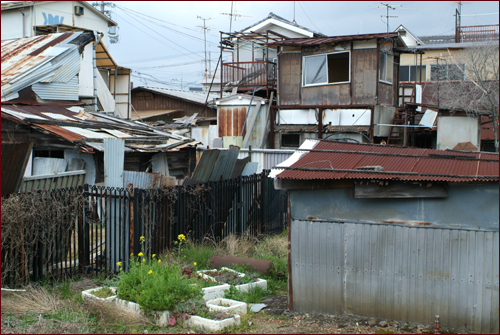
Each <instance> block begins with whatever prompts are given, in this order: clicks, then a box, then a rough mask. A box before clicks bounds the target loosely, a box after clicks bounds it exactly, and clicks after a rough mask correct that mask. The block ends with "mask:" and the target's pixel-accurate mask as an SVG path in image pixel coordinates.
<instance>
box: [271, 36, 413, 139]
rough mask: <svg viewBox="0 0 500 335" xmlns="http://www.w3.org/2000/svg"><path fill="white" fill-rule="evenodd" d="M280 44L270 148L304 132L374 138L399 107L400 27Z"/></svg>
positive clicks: (303, 135) (383, 131) (325, 136)
mask: <svg viewBox="0 0 500 335" xmlns="http://www.w3.org/2000/svg"><path fill="white" fill-rule="evenodd" d="M270 45H272V46H275V47H278V69H279V70H278V73H279V75H278V100H277V105H276V106H273V108H272V111H273V113H272V114H271V120H272V122H271V125H272V127H271V138H274V141H272V142H273V143H272V145H274V148H287V147H289V148H293V147H299V146H300V144H301V143H302V142H303V141H304V140H305V139H307V138H320V139H321V138H323V139H337V140H346V141H357V142H370V141H372V142H376V143H379V142H380V141H381V140H383V139H384V138H386V137H387V135H388V132H389V127H388V126H386V125H388V124H391V123H392V119H393V116H394V114H395V109H396V107H398V78H399V73H398V68H399V67H398V64H399V60H400V54H401V53H402V52H404V51H405V49H406V45H405V43H404V41H403V39H401V37H400V36H399V34H398V33H393V32H390V33H380V34H361V35H348V36H333V37H313V38H292V39H284V40H282V41H277V42H273V43H270Z"/></svg>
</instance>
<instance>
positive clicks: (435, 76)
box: [431, 64, 465, 81]
mask: <svg viewBox="0 0 500 335" xmlns="http://www.w3.org/2000/svg"><path fill="white" fill-rule="evenodd" d="M464 70H465V65H464V64H459V65H458V66H457V65H455V64H433V65H431V80H435V81H437V80H464V79H465V74H464Z"/></svg>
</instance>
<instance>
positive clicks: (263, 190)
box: [260, 170, 267, 234]
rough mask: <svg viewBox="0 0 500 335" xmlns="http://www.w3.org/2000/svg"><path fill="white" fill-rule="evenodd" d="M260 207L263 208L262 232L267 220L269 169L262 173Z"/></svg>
mask: <svg viewBox="0 0 500 335" xmlns="http://www.w3.org/2000/svg"><path fill="white" fill-rule="evenodd" d="M260 185H261V186H260V208H261V211H262V213H261V222H260V233H261V234H263V233H264V232H265V222H266V207H267V206H266V202H267V170H263V171H262V173H261V174H260Z"/></svg>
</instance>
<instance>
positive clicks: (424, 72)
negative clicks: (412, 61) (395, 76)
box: [399, 64, 427, 83]
mask: <svg viewBox="0 0 500 335" xmlns="http://www.w3.org/2000/svg"><path fill="white" fill-rule="evenodd" d="M403 66H407V67H408V80H401V72H402V71H401V70H402V68H403ZM412 68H416V69H415V76H416V77H418V76H417V71H418V68H420V69H421V71H420V76H422V74H423V75H424V76H425V78H424V79H422V80H421V81H427V64H422V65H400V66H399V81H400V82H402V81H403V82H412V83H413V82H415V83H416V82H418V81H420V79H418V78H415V80H411V69H412Z"/></svg>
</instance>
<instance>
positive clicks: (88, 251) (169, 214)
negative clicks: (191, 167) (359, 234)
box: [2, 171, 288, 285]
mask: <svg viewBox="0 0 500 335" xmlns="http://www.w3.org/2000/svg"><path fill="white" fill-rule="evenodd" d="M268 173H269V171H264V172H263V173H261V174H255V175H252V176H240V177H238V178H236V179H231V180H223V181H218V182H209V183H204V184H197V185H190V186H176V187H170V188H157V189H133V188H128V189H123V188H110V187H99V186H88V185H85V186H84V187H83V188H71V189H64V190H54V191H38V192H33V193H25V194H17V195H12V196H11V197H9V198H7V199H2V283H4V284H3V285H6V284H7V285H9V283H12V284H13V283H18V282H22V281H25V282H26V281H28V280H40V279H41V278H49V277H55V278H58V277H61V276H69V275H72V274H75V273H91V274H97V273H101V274H102V273H114V272H117V271H119V269H120V268H122V269H124V270H127V268H128V260H129V258H130V254H131V253H134V254H138V253H139V252H143V253H145V254H146V255H148V254H160V253H162V252H163V251H165V250H168V249H170V248H171V247H172V246H173V243H174V242H175V241H176V240H177V237H178V235H179V234H184V235H186V236H189V237H190V238H191V239H192V240H193V241H194V242H201V241H203V240H204V239H205V238H209V239H211V240H212V241H216V242H217V241H220V240H222V239H223V238H225V237H226V236H228V235H229V234H243V233H249V234H252V235H259V234H268V233H279V232H281V231H282V230H283V229H284V227H285V224H286V213H287V204H288V198H287V197H288V195H287V193H286V192H282V191H280V190H275V188H274V181H273V179H271V178H269V177H268ZM37 197H38V198H40V197H42V198H43V199H45V200H46V202H45V203H44V205H42V206H44V207H47V206H48V207H52V208H58V213H59V216H60V219H59V220H56V221H54V220H53V218H54V215H53V214H50V213H47V215H46V216H44V217H40V215H38V218H37V220H35V221H36V222H37V224H36V225H28V224H26V225H27V227H24V226H23V225H24V224H23V223H22V224H17V225H15V224H14V223H15V221H16V220H15V219H14V218H11V220H9V219H7V220H6V221H5V220H4V203H5V206H7V205H8V204H10V202H13V205H12V207H13V208H14V207H15V205H16V204H17V205H19V206H21V207H20V208H18V210H19V211H21V212H29V211H33V204H34V203H35V201H34V200H33V199H32V198H37ZM17 198H19V199H24V202H22V201H21V202H19V201H13V200H15V199H17ZM61 199H63V200H64V201H66V202H65V203H64V204H62V203H61V201H62V200H61ZM68 202H70V203H71V206H70V205H68V204H67V203H68ZM21 203H22V205H20V204H21ZM23 206H24V207H23ZM6 208H7V207H6ZM36 212H37V210H35V211H34V212H33V213H32V214H33V216H34V217H37V214H36ZM49 212H50V211H49ZM13 213H14V212H13ZM51 218H52V219H51ZM29 220H30V216H29V215H27V216H26V217H24V218H23V219H22V220H21V221H22V222H24V221H26V222H28V221H29ZM4 221H5V222H6V225H7V224H9V222H10V226H12V227H10V226H9V227H7V226H5V227H4ZM28 226H29V227H28ZM14 227H15V229H14ZM4 229H5V230H6V232H7V235H6V236H4ZM33 229H35V230H36V231H38V232H39V233H37V234H34V233H33V232H30V231H27V230H33ZM20 236H21V237H22V238H21V237H20ZM141 236H144V242H143V243H141ZM27 256H29V259H28V257H27ZM118 264H120V265H118Z"/></svg>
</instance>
